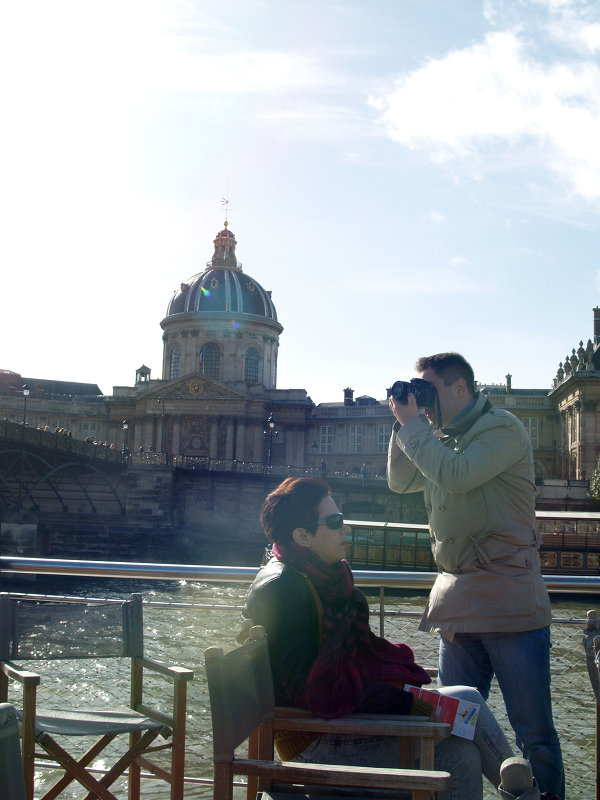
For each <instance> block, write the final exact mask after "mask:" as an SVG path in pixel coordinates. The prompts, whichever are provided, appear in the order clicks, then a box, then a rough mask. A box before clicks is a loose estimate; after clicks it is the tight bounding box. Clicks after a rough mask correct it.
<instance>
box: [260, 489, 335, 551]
mask: <svg viewBox="0 0 600 800" xmlns="http://www.w3.org/2000/svg"><path fill="white" fill-rule="evenodd" d="M328 494H329V486H328V485H327V484H326V483H325V481H322V480H321V479H320V478H286V479H285V480H284V481H283V483H280V484H279V486H278V487H277V488H276V489H274V490H273V491H272V492H271V494H269V495H267V498H266V500H265V502H264V503H263V507H262V510H261V512H260V522H261V524H262V526H263V528H264V531H265V536H266V537H267V539H268V540H269V541H270V542H288V541H290V540H291V538H292V532H293V531H294V530H295V529H296V528H304V529H305V530H307V531H308V532H309V533H315V532H316V530H317V520H318V518H319V515H318V514H317V506H318V505H319V503H320V502H321V500H322V499H323V498H324V497H327V495H328Z"/></svg>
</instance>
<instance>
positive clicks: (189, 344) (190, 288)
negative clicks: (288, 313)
mask: <svg viewBox="0 0 600 800" xmlns="http://www.w3.org/2000/svg"><path fill="white" fill-rule="evenodd" d="M236 244H237V243H236V240H235V236H234V235H233V233H232V232H231V231H230V230H229V229H228V223H227V222H225V227H224V229H223V230H222V231H220V232H219V233H218V234H217V237H216V239H215V240H214V245H215V251H214V255H213V257H212V260H211V261H209V262H208V263H207V265H206V269H205V270H204V272H201V273H198V274H197V275H194V276H193V277H192V278H190V279H189V280H187V281H186V282H185V283H182V284H181V288H180V289H179V291H178V292H177V293H176V294H175V295H174V297H173V298H172V300H171V302H170V303H169V306H168V308H167V316H166V317H165V318H164V319H163V321H162V322H161V327H162V329H163V330H164V334H163V341H164V356H163V369H162V377H163V380H176V379H177V378H179V377H181V376H182V375H189V374H194V373H197V374H199V375H203V376H206V377H207V378H212V379H213V380H216V381H220V382H221V383H224V384H226V385H228V386H236V387H238V388H240V389H242V390H244V389H246V388H248V387H250V386H254V385H257V384H258V385H260V386H262V387H263V388H265V389H275V388H276V384H277V349H278V347H279V334H280V333H281V332H282V330H283V328H282V326H281V325H280V324H279V322H278V321H277V312H276V311H275V306H274V305H273V301H272V300H271V292H267V291H265V290H264V289H263V288H262V286H261V285H260V284H259V283H258V282H257V281H255V280H254V279H253V278H251V277H250V276H248V275H245V274H244V272H243V270H242V265H241V263H240V262H238V260H237V258H236V254H235V247H236Z"/></svg>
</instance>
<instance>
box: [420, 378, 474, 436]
mask: <svg viewBox="0 0 600 800" xmlns="http://www.w3.org/2000/svg"><path fill="white" fill-rule="evenodd" d="M419 378H422V379H423V380H424V381H429V383H432V384H433V385H434V386H435V388H436V389H437V393H438V403H439V410H440V413H441V419H438V409H437V408H425V409H424V413H425V416H426V417H427V419H428V420H429V421H430V422H431V424H432V425H434V426H435V427H440V426H444V425H448V424H449V423H450V422H452V420H453V419H454V417H455V416H456V415H457V414H458V413H460V412H461V411H462V409H463V408H464V407H465V406H466V405H467V404H468V403H469V402H470V401H471V398H470V396H467V395H465V381H464V378H459V379H458V380H456V381H454V383H451V384H450V386H446V384H445V383H444V381H443V379H442V377H441V375H438V374H437V372H435V371H434V370H432V369H426V370H425V371H424V372H421V373H420V375H419ZM465 397H467V399H466V400H465Z"/></svg>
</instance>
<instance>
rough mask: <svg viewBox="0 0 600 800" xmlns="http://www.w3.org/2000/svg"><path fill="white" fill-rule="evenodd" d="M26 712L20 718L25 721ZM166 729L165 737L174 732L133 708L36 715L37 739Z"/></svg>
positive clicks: (45, 710) (40, 712) (42, 711)
mask: <svg viewBox="0 0 600 800" xmlns="http://www.w3.org/2000/svg"><path fill="white" fill-rule="evenodd" d="M22 717H23V715H22V713H21V712H20V711H17V718H18V719H19V722H22ZM161 729H162V730H164V731H165V734H164V736H165V738H167V736H168V735H169V733H170V730H169V729H168V728H166V727H165V726H164V725H163V724H162V722H157V721H156V720H153V719H150V717H145V716H144V715H143V714H138V713H137V712H135V711H132V710H131V709H130V708H126V707H125V706H124V707H123V709H122V710H110V711H108V710H107V711H73V710H68V711H65V710H63V709H59V708H40V707H39V706H38V708H37V710H36V715H35V735H36V738H37V737H38V736H39V735H40V734H42V733H49V734H50V735H51V736H107V735H110V734H113V735H114V736H117V735H118V734H120V733H131V732H132V731H147V730H158V731H160V730H161Z"/></svg>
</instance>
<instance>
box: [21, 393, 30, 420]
mask: <svg viewBox="0 0 600 800" xmlns="http://www.w3.org/2000/svg"><path fill="white" fill-rule="evenodd" d="M29 391H30V390H29V384H28V383H24V384H23V389H22V392H23V425H27V398H28V397H29Z"/></svg>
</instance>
